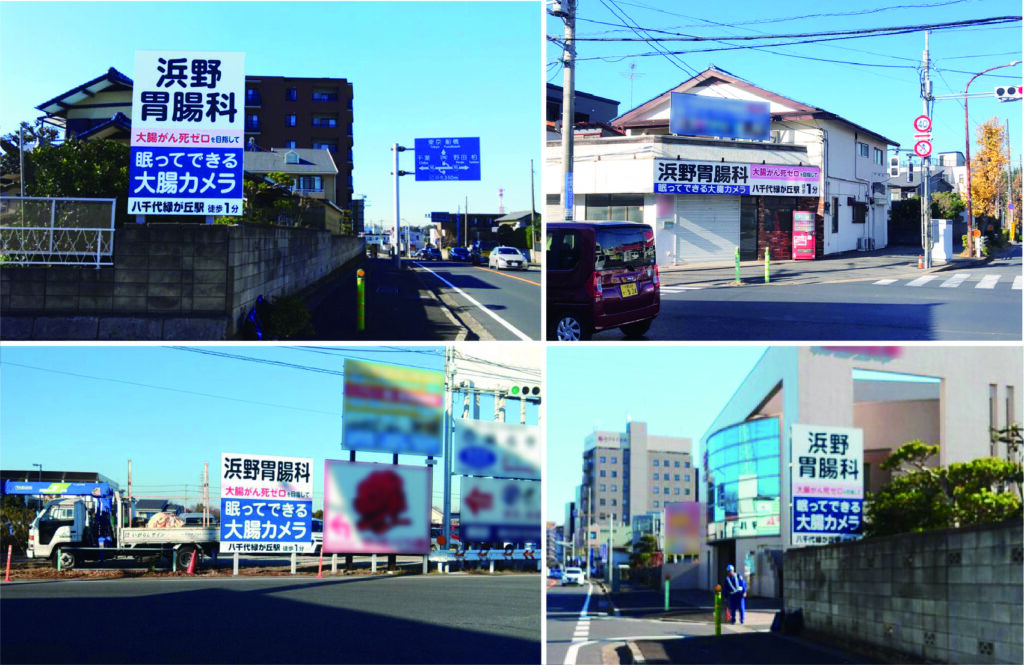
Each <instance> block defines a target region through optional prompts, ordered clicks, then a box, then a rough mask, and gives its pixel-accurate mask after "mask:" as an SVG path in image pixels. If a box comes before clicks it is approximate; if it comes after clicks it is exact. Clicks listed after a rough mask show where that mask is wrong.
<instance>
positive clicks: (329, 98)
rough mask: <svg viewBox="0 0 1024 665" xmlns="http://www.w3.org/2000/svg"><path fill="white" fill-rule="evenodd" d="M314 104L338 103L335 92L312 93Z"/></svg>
mask: <svg viewBox="0 0 1024 665" xmlns="http://www.w3.org/2000/svg"><path fill="white" fill-rule="evenodd" d="M313 101H314V102H336V101H338V93H336V92H314V93H313Z"/></svg>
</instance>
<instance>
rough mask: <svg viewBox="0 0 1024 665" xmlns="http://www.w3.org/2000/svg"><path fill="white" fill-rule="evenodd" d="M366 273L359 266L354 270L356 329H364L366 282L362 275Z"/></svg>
mask: <svg viewBox="0 0 1024 665" xmlns="http://www.w3.org/2000/svg"><path fill="white" fill-rule="evenodd" d="M365 276H366V273H365V272H363V269H362V268H360V269H359V270H358V271H357V272H356V308H357V310H358V311H357V312H356V330H359V331H363V330H366V283H365V282H364V281H363V277H365Z"/></svg>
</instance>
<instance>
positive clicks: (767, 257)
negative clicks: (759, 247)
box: [764, 247, 771, 284]
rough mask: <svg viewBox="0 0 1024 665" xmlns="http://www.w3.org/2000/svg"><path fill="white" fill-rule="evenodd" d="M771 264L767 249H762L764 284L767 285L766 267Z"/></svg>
mask: <svg viewBox="0 0 1024 665" xmlns="http://www.w3.org/2000/svg"><path fill="white" fill-rule="evenodd" d="M770 264H771V256H769V254H768V248H767V247H765V248H764V283H765V284H767V283H768V266H769V265H770Z"/></svg>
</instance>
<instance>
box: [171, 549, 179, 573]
mask: <svg viewBox="0 0 1024 665" xmlns="http://www.w3.org/2000/svg"><path fill="white" fill-rule="evenodd" d="M171 572H172V573H176V572H178V553H177V552H176V551H174V550H171Z"/></svg>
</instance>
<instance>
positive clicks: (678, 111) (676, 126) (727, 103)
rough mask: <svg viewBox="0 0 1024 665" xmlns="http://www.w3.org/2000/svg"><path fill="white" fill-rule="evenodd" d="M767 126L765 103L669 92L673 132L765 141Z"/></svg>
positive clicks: (769, 116)
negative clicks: (670, 95)
mask: <svg viewBox="0 0 1024 665" xmlns="http://www.w3.org/2000/svg"><path fill="white" fill-rule="evenodd" d="M771 125H772V120H771V115H770V114H769V112H768V102H754V101H749V100H743V99H724V98H722V97H706V96H703V95H691V94H687V93H682V92H673V93H672V100H671V108H670V110H669V131H670V132H671V133H673V134H679V135H685V136H717V137H720V138H723V139H751V140H754V141H767V140H769V139H770V138H771Z"/></svg>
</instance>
